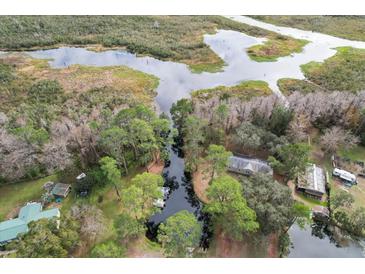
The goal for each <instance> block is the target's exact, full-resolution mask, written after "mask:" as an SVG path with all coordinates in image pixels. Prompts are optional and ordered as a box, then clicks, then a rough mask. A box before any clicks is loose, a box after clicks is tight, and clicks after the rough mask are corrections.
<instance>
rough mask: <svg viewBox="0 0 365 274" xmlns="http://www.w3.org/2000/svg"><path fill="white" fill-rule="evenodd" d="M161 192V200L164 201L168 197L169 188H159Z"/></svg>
mask: <svg viewBox="0 0 365 274" xmlns="http://www.w3.org/2000/svg"><path fill="white" fill-rule="evenodd" d="M161 192H162V194H163V199H164V200H166V199H167V197H168V196H169V194H170V188H169V187H165V186H164V187H161Z"/></svg>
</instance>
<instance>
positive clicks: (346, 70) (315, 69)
mask: <svg viewBox="0 0 365 274" xmlns="http://www.w3.org/2000/svg"><path fill="white" fill-rule="evenodd" d="M336 50H337V53H336V54H335V55H334V56H332V57H330V58H328V59H326V60H325V61H324V62H323V63H319V62H310V63H308V64H305V65H302V66H301V69H302V71H303V72H304V75H305V77H306V78H307V79H308V80H309V81H311V82H313V83H315V84H317V85H319V86H321V87H323V88H324V89H327V90H330V91H335V90H336V91H351V92H358V91H361V90H363V89H364V88H365V50H364V49H355V48H352V47H340V48H337V49H336Z"/></svg>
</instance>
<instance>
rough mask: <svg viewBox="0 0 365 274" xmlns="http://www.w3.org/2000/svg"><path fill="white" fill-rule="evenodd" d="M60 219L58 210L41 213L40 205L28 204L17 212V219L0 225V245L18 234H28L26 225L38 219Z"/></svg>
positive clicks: (53, 209)
mask: <svg viewBox="0 0 365 274" xmlns="http://www.w3.org/2000/svg"><path fill="white" fill-rule="evenodd" d="M53 217H57V218H59V217H60V211H59V209H58V208H52V209H48V210H44V211H42V205H41V204H40V203H28V204H27V205H26V206H24V207H22V208H21V209H20V211H19V215H18V218H15V219H11V220H7V221H4V222H1V223H0V244H3V243H6V242H9V241H11V240H13V239H15V238H17V237H18V235H19V234H22V233H27V232H28V223H30V222H32V221H38V220H40V219H51V218H53Z"/></svg>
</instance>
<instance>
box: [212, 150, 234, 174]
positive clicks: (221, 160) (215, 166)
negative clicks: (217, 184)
mask: <svg viewBox="0 0 365 274" xmlns="http://www.w3.org/2000/svg"><path fill="white" fill-rule="evenodd" d="M230 156H232V152H230V151H226V149H225V148H224V146H219V145H210V146H209V148H208V153H207V156H206V160H207V162H208V164H209V167H210V169H211V171H212V173H211V174H212V175H211V180H213V179H214V177H215V176H216V175H218V176H219V175H221V174H222V173H223V172H224V171H225V170H226V168H227V165H228V159H229V157H230Z"/></svg>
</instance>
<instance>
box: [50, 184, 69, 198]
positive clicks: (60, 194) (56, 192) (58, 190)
mask: <svg viewBox="0 0 365 274" xmlns="http://www.w3.org/2000/svg"><path fill="white" fill-rule="evenodd" d="M70 191H71V185H69V184H62V183H57V184H56V185H55V186H54V187H53V189H52V192H51V193H52V195H53V196H55V197H56V198H66V197H67V195H68V194H69V193H70Z"/></svg>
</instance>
